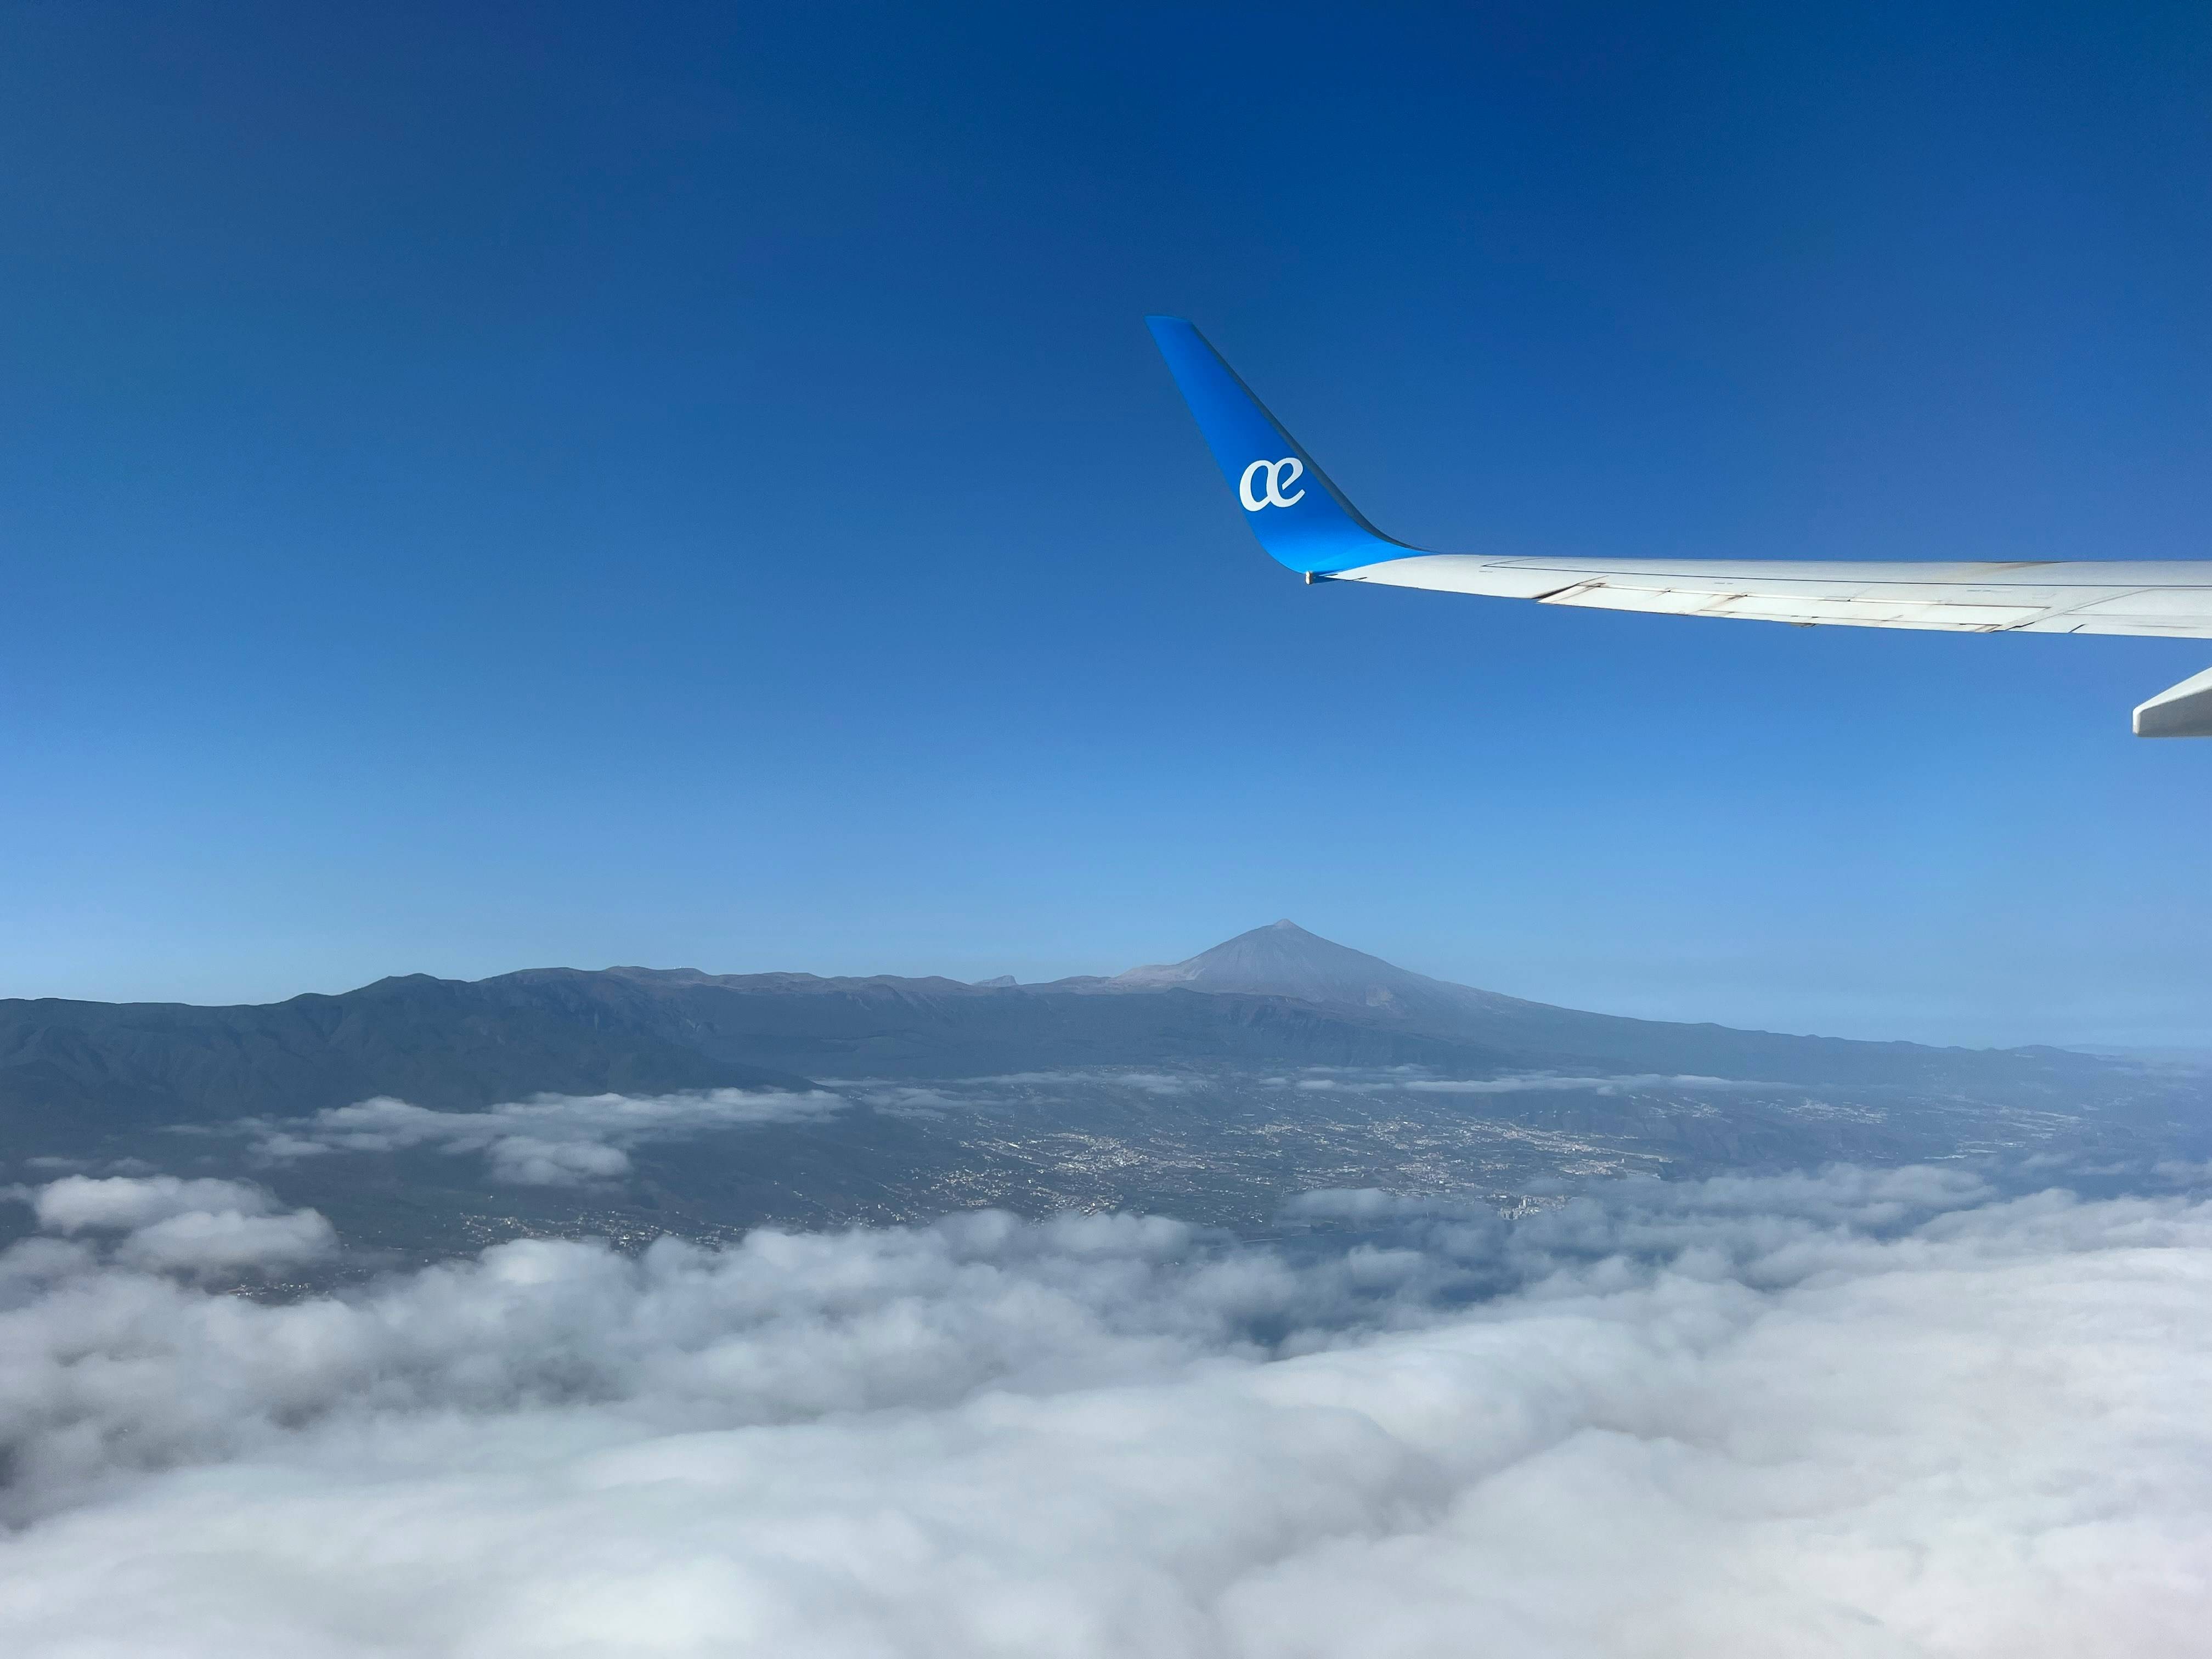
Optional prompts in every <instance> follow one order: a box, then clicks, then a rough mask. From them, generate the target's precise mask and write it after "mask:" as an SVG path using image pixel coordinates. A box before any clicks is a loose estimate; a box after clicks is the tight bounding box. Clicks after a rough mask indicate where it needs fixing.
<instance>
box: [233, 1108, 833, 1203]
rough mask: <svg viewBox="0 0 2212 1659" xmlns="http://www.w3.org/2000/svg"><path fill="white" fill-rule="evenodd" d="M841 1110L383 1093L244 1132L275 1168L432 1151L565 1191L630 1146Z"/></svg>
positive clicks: (622, 1166) (516, 1180) (256, 1122)
mask: <svg viewBox="0 0 2212 1659" xmlns="http://www.w3.org/2000/svg"><path fill="white" fill-rule="evenodd" d="M844 1106H845V1102H844V1100H843V1099H842V1098H841V1097H838V1096H836V1095H833V1094H827V1093H823V1092H821V1091H814V1092H811V1093H806V1094H793V1093H786V1092H782V1091H765V1092H759V1093H755V1092H750V1091H744V1090H740V1089H711V1090H706V1091H699V1092H695V1093H690V1094H675V1095H642V1096H641V1095H539V1096H538V1097H535V1098H533V1099H531V1100H526V1101H513V1102H509V1103H506V1104H504V1105H499V1106H494V1107H492V1108H490V1109H488V1110H486V1111H482V1112H437V1111H432V1110H431V1109H429V1108H428V1107H427V1106H416V1105H412V1104H410V1103H408V1102H406V1101H404V1100H394V1099H392V1098H391V1097H389V1096H381V1095H380V1096H378V1097H375V1098H374V1099H372V1100H363V1101H359V1102H356V1103H355V1104H353V1105H350V1106H335V1107H331V1108H329V1109H326V1110H324V1111H320V1112H318V1113H316V1114H315V1115H313V1117H310V1118H305V1119H301V1120H291V1119H269V1118H249V1119H246V1120H243V1121H241V1123H240V1126H239V1127H240V1128H242V1129H244V1130H245V1131H246V1133H250V1134H252V1136H253V1137H254V1140H253V1152H254V1154H255V1156H257V1157H258V1158H262V1159H264V1160H265V1161H267V1162H270V1163H278V1164H281V1163H288V1162H290V1161H292V1160H295V1159H298V1158H313V1157H318V1156H320V1155H322V1154H325V1153H328V1152H401V1151H404V1150H406V1149H408V1148H410V1147H416V1146H427V1147H430V1148H433V1149H435V1150H436V1151H440V1152H452V1153H456V1154H465V1153H476V1152H481V1153H483V1155H484V1157H485V1160H486V1163H487V1164H488V1165H489V1172H490V1175H491V1177H492V1179H493V1180H495V1181H499V1182H507V1183H510V1184H514V1185H521V1186H537V1187H567V1186H575V1185H578V1184H580V1183H582V1182H588V1181H598V1180H605V1179H608V1178H610V1177H612V1176H621V1175H624V1174H627V1173H628V1172H629V1167H630V1164H629V1156H628V1150H627V1149H628V1148H629V1147H632V1146H637V1145H638V1144H640V1143H641V1142H643V1141H647V1140H687V1139H695V1138H696V1137H697V1136H700V1135H703V1134H708V1133H714V1131H716V1130H720V1129H729V1128H742V1127H757V1126H758V1125H761V1124H766V1123H791V1122H799V1121H805V1120H806V1119H809V1118H818V1117H823V1116H825V1115H829V1113H832V1112H836V1111H840V1110H842V1109H843V1108H844Z"/></svg>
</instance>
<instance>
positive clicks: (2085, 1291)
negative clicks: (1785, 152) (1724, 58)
mask: <svg viewBox="0 0 2212 1659" xmlns="http://www.w3.org/2000/svg"><path fill="white" fill-rule="evenodd" d="M2208 1293H2212V1206H2208V1205H2206V1204H2204V1203H2203V1202H2202V1201H2200V1200H2196V1199H2194V1198H2191V1197H2188V1196H2171V1195H2169V1196H2163V1197H2157V1198H2127V1199H2116V1200H2102V1201H2097V1202H2084V1201H2081V1200H2076V1199H2075V1198H2072V1197H2070V1196H2069V1195H2067V1194H2061V1193H2051V1194H2038V1195H2034V1196H2030V1197H2027V1198H2012V1199H2007V1198H2002V1197H1999V1196H1997V1195H1996V1194H1992V1193H1991V1192H1990V1190H1989V1189H1988V1188H1986V1187H1984V1185H1983V1184H1982V1183H1981V1182H1979V1180H1978V1179H1977V1178H1976V1177H1975V1176H1972V1175H1971V1174H1968V1173H1966V1172H1963V1171H1960V1170H1901V1171H1887V1172H1870V1171H1863V1170H1831V1171H1828V1172H1826V1173H1824V1174H1821V1175H1819V1176H1799V1177H1793V1178H1789V1179H1785V1180H1779V1181H1762V1180H1753V1179H1741V1180H1731V1181H1722V1182H1704V1183H1680V1184H1663V1183H1660V1182H1625V1183H1620V1184H1619V1185H1618V1186H1615V1187H1613V1188H1607V1189H1604V1190H1601V1191H1598V1192H1595V1193H1591V1194H1582V1195H1576V1196H1567V1195H1562V1198H1561V1201H1560V1202H1559V1203H1558V1205H1557V1206H1555V1207H1553V1208H1552V1209H1549V1210H1547V1211H1546V1212H1542V1213H1541V1214H1539V1215H1536V1216H1534V1217H1531V1218H1528V1219H1526V1220H1523V1221H1519V1222H1516V1223H1514V1224H1511V1225H1507V1224H1505V1223H1504V1222H1502V1221H1500V1220H1499V1219H1498V1218H1497V1217H1495V1216H1494V1215H1492V1214H1490V1213H1489V1212H1486V1211H1484V1210H1481V1209H1480V1208H1479V1207H1474V1206H1466V1205H1462V1204H1452V1203H1445V1202H1437V1203H1422V1202H1419V1201H1409V1200H1378V1199H1374V1198H1368V1197H1357V1196H1353V1195H1344V1194H1340V1195H1335V1196H1334V1197H1332V1198H1329V1199H1326V1200H1312V1201H1310V1202H1308V1203H1306V1204H1305V1205H1304V1206H1301V1209H1300V1213H1299V1214H1298V1215H1297V1216H1293V1217H1291V1218H1289V1219H1288V1220H1287V1221H1286V1224H1285V1234H1284V1237H1283V1240H1282V1242H1281V1243H1279V1245H1277V1246H1274V1247H1269V1248H1261V1247H1257V1246H1252V1245H1248V1244H1243V1243H1237V1242H1236V1241H1234V1240H1231V1239H1228V1238H1225V1237H1220V1236H1217V1235H1211V1234H1207V1233H1206V1232H1203V1231H1198V1230H1194V1229H1192V1228H1190V1227H1188V1226H1184V1225H1180V1224H1176V1223H1171V1222H1166V1221H1161V1220H1157V1219H1146V1218H1134V1217H1127V1216H1104V1217H1087V1218H1062V1219H1060V1220H1057V1221H1053V1222H1048V1223H1043V1224H1037V1225H1030V1224H1024V1223H1020V1222H1018V1221H1015V1220H1013V1219H1012V1218H1008V1217H1006V1216H1003V1215H996V1214H992V1213H987V1212H986V1213H981V1214H975V1215H969V1216H963V1217H959V1218H953V1219H950V1220H947V1221H945V1222H942V1223H939V1224H938V1225H934V1226H929V1227H917V1228H898V1229H885V1230H875V1231H870V1230H860V1231H848V1232H842V1233H834V1234H817V1235H793V1234H784V1233H777V1232H768V1231H763V1232H757V1233H754V1234H752V1235H750V1236H749V1237H746V1238H745V1239H744V1241H742V1242H741V1243H738V1244H737V1245H735V1246H732V1247H731V1248H729V1249H723V1250H710V1249H702V1248H699V1247H696V1246H694V1245H690V1244H687V1243H682V1242H680V1241H676V1240H672V1239H671V1240H663V1241H662V1242H661V1243H658V1244H656V1245H654V1246H653V1247H652V1248H651V1249H648V1250H647V1251H645V1252H644V1253H643V1254H642V1255H639V1256H636V1257H634V1258H633V1257H625V1256H623V1255H619V1254H617V1253H616V1252H614V1251H612V1250H610V1249H605V1248H602V1247H599V1246H595V1245H590V1244H582V1243H554V1242H547V1241H524V1242H520V1243H512V1244H507V1245H502V1246H500V1247H498V1248H496V1249H491V1250H488V1251H486V1252H484V1253H483V1255H481V1256H479V1257H476V1258H473V1259H471V1260H467V1261H457V1262H453V1263H448V1264H445V1265H442V1266H439V1267H432V1268H428V1269H426V1270H423V1271H421V1272H417V1273H412V1274H407V1275H400V1276H395V1277H392V1278H390V1279H385V1280H381V1281H380V1282H378V1283H377V1284H376V1285H374V1286H371V1287H368V1288H363V1289H358V1290H356V1291H351V1292H349V1293H347V1294H344V1295H334V1296H326V1297H309V1298H305V1299H302V1300H300V1301H297V1302H295V1303H292V1304H287V1305H281V1306H272V1305H260V1304H253V1303H249V1302H246V1301H241V1300H240V1299H238V1298H235V1297H222V1296H216V1295H210V1294H208V1293H206V1292H204V1291H199V1290H196V1289H194V1288H192V1287H191V1285H189V1284H186V1283H182V1282H179V1281H177V1280H175V1279H165V1278H161V1277H157V1276H155V1275H152V1274H149V1273H144V1272H141V1271H138V1270H137V1269H136V1268H134V1267H131V1266H130V1265H128V1264H126V1263H108V1264H106V1265H102V1264H100V1263H98V1262H96V1261H94V1260H93V1259H92V1258H91V1256H90V1255H88V1252H87V1251H86V1249H85V1248H84V1247H83V1246H82V1245H79V1244H76V1243H67V1242H64V1241H63V1240H60V1239H46V1240H36V1241H33V1242H31V1243H27V1244H26V1245H21V1246H18V1247H16V1249H13V1250H10V1251H9V1252H6V1253H4V1254H0V1355H4V1356H5V1359H6V1363H5V1364H0V1426H3V1427H4V1429H5V1431H6V1435H7V1439H8V1446H7V1448H6V1450H7V1454H8V1455H7V1462H6V1467H7V1468H9V1471H10V1472H11V1473H10V1478H9V1483H8V1485H7V1486H6V1488H5V1503H6V1505H7V1514H8V1516H9V1518H10V1519H11V1520H12V1521H13V1522H14V1526H13V1528H12V1530H10V1531H9V1532H7V1533H6V1534H4V1535H0V1586H4V1587H5V1588H4V1589H0V1650H6V1651H9V1652H11V1653H18V1654H23V1655H29V1656H37V1655H58V1654H60V1653H64V1652H70V1653H79V1652H93V1651H126V1650H128V1651H149V1650H155V1651H160V1652H162V1653H165V1654H172V1655H197V1654H216V1653H223V1654H235V1653H240V1652H253V1653H277V1652H313V1653H317V1654H322V1655H329V1656H350V1655H356V1654H358V1655H367V1654H371V1653H375V1654H389V1653H394V1652H399V1653H410V1652H413V1653H421V1652H465V1653H469V1654H472V1655H485V1656H491V1655H507V1654H514V1655H521V1654H534V1653H542V1652H548V1651H562V1652H573V1653H595V1654H646V1653H649V1654H655V1655H671V1654H677V1655H705V1654H709V1653H712V1654H744V1653H762V1654H769V1653H778V1654H780V1653H789V1652H805V1653H808V1654H810V1655H823V1656H830V1659H838V1656H848V1655H854V1656H856V1655H862V1654H866V1655H884V1656H898V1655H916V1656H924V1655H926V1656H942V1655H951V1654H962V1655H969V1654H977V1655H1013V1654H1024V1655H1027V1654H1035V1653H1049V1654H1054V1655H1059V1656H1086V1659H1087V1656H1108V1655H1123V1654H1130V1655H1144V1656H1147V1659H1150V1656H1155V1655H1170V1656H1188V1659H1200V1656H1204V1659H1214V1656H1221V1659H1227V1656H1257V1655H1268V1656H1277V1655H1279V1656H1286V1659H1298V1656H1321V1655H1328V1656H1352V1659H1367V1656H1372V1659H1402V1656H1409V1655H1427V1654H1446V1653H1449V1654H1459V1653H1467V1652H1501V1653H1503V1652H1540V1653H1544V1654H1547V1655H1557V1656H1584V1655H1589V1656H1595V1655H1607V1656H1612V1655H1631V1656H1636V1655H1646V1656H1657V1655H1662V1654H1664V1655H1671V1654H1676V1653H1681V1652H1698V1653H1701V1654H1709V1655H1715V1656H1723V1659H1729V1656H1750V1655H1759V1656H1764V1655H1765V1654H1767V1653H1771V1651H1773V1650H1774V1648H1775V1646H1776V1644H1777V1642H1778V1641H1780V1643H1781V1644H1782V1645H1783V1646H1784V1647H1786V1648H1788V1649H1789V1650H1791V1651H1799V1652H1809V1653H1820V1654H1824V1655H1834V1656H1862V1655H1863V1656H1889V1655H1903V1654H1998V1653H2002V1654H2005V1655H2008V1656H2014V1655H2021V1656H2039V1655H2058V1654H2080V1653H2087V1652H2126V1653H2129V1654H2130V1655H2152V1656H2158V1655H2179V1654H2185V1653H2192V1652H2195V1651H2197V1650H2198V1648H2199V1646H2200V1645H2201V1644H2200V1634H2201V1632H2202V1630H2203V1626H2204V1621H2205V1620H2206V1619H2207V1617H2208V1616H2212V1572H2208V1571H2207V1570H2206V1568H2205V1567H2204V1565H2203V1563H2204V1562H2205V1561H2207V1560H2208V1559H2212V1425H2208V1424H2207V1422H2206V1421H2205V1419H2204V1417H2203V1412H2202V1408H2201V1401H2202V1398H2203V1389H2204V1387H2205V1385H2206V1384H2207V1383H2208V1382H2212V1328H2208V1324H2207V1322H2205V1321H2204V1320H2203V1318H2202V1316H2201V1310H2202V1309H2203V1306H2204V1304H2205V1301H2206V1298H2207V1296H2208ZM149 1609H158V1610H159V1612H160V1615H161V1616H160V1621H159V1623H158V1626H149V1622H148V1618H149ZM1778 1632H1779V1633H1781V1634H1780V1635H1779V1636H1778Z"/></svg>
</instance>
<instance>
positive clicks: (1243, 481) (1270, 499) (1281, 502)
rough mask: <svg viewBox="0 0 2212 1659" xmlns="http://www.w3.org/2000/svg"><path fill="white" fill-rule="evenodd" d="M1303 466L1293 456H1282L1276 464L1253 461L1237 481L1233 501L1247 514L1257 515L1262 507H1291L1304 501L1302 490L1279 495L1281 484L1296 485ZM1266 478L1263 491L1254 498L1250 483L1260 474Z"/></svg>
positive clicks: (1302, 472)
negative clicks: (1239, 503)
mask: <svg viewBox="0 0 2212 1659" xmlns="http://www.w3.org/2000/svg"><path fill="white" fill-rule="evenodd" d="M1305 470H1306V464H1305V463H1304V461H1302V460H1300V459H1298V458H1297V456H1295V455H1285V456H1284V457H1283V459H1281V460H1279V461H1255V462H1253V463H1252V465H1249V466H1248V467H1246V468H1245V469H1244V476H1243V477H1241V478H1239V479H1238V480H1237V500H1238V501H1242V502H1243V503H1244V510H1245V511H1246V512H1247V513H1257V512H1258V511H1259V510H1260V509H1261V507H1292V506H1295V505H1297V503H1298V502H1300V501H1304V500H1305V498H1306V492H1305V491H1304V490H1303V489H1301V490H1300V491H1298V493H1297V495H1285V494H1283V486H1284V485H1285V484H1294V483H1297V481H1298V479H1299V477H1300V476H1301V475H1303V474H1304V471H1305ZM1263 472H1264V473H1266V474H1267V489H1265V490H1264V491H1263V492H1261V493H1260V494H1258V495H1255V494H1254V493H1253V491H1252V483H1253V480H1255V478H1257V477H1259V476H1260V475H1261V473H1263Z"/></svg>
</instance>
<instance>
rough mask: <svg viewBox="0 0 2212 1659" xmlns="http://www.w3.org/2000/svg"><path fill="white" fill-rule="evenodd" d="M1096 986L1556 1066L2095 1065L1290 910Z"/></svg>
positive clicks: (1923, 1080) (1999, 1070)
mask: <svg viewBox="0 0 2212 1659" xmlns="http://www.w3.org/2000/svg"><path fill="white" fill-rule="evenodd" d="M1103 986H1104V987H1106V988H1110V989H1117V990H1125V991H1139V992H1158V991H1163V990H1168V989H1173V988H1183V989H1189V990H1194V991H1202V992H1206V993H1210V994H1215V995H1222V994H1242V995H1259V996H1276V997H1289V998H1294V999H1296V1000H1298V1001H1301V1002H1304V1003H1307V1004H1309V1005H1310V1006H1314V1007H1316V1008H1319V1009H1323V1010H1326V1011H1328V1012H1331V1013H1333V1014H1335V1015H1337V1016H1339V1017H1340V1018H1346V1019H1352V1020H1358V1021H1360V1022H1362V1023H1365V1024H1373V1025H1376V1026H1378V1027H1381V1028H1383V1029H1385V1030H1402V1031H1408V1032H1416V1031H1417V1032H1419V1033H1421V1034H1423V1035H1425V1036H1430V1037H1434V1038H1437V1039H1441V1040H1443V1041H1446V1042H1455V1043H1467V1044H1469V1045H1471V1046H1474V1047H1479V1048H1489V1049H1492V1050H1495V1051H1498V1052H1500V1053H1505V1054H1515V1055H1517V1056H1520V1057H1521V1058H1522V1060H1524V1061H1525V1062H1528V1063H1530V1064H1537V1065H1546V1066H1559V1067H1566V1068H1577V1067H1583V1068H1594V1069H1598V1070H1620V1071H1627V1072H1663V1073H1691V1074H1695V1075H1699V1076H1705V1077H1718V1078H1730V1079H1751V1078H1756V1079H1765V1080H1769V1081H1776V1082H1790V1081H1802V1082H1822V1083H1876V1084H1879V1083H1903V1084H1911V1085H1918V1086H1923V1087H1924V1086H1930V1085H1958V1086H1966V1087H1972V1086H1977V1085H1980V1086H1987V1085H1990V1084H1992V1083H1996V1082H1999V1081H2011V1082H2016V1083H2020V1082H2027V1081H2030V1080H2033V1079H2040V1078H2045V1077H2048V1076H2049V1075H2051V1074H2052V1073H2054V1072H2056V1073H2065V1074H2067V1075H2070V1076H2087V1075H2090V1074H2091V1073H2092V1069H2093V1068H2090V1067H2084V1066H2076V1065H2075V1064H2074V1063H2073V1057H2072V1056H2070V1055H2067V1054H2061V1053H2059V1052H2057V1051H2056V1050H2051V1049H1971V1048H1930V1047H1928V1046H1926V1045H1924V1044H1921V1043H1913V1042H1856V1041H1851V1040H1848V1039H1844V1038H1839V1037H1819V1036H1786V1035H1783V1034H1780V1033H1778V1032H1772V1031H1746V1030H1736V1029H1735V1028H1733V1027H1730V1026H1725V1025H1711V1024H1680V1023H1676V1022H1672V1021H1667V1020H1652V1019H1630V1018H1623V1017H1622V1016H1620V1015H1617V1014H1593V1013H1585V1012H1581V1011H1580V1010H1577V1009H1573V1008H1559V1007H1554V1006H1551V1005H1550V1004H1548V1003H1542V1002H1528V1001H1524V1000H1522V999H1521V998H1518V997H1509V996H1503V995H1500V994H1498V993H1497V992H1495V991H1480V990H1477V989H1475V988H1474V987H1472V986H1468V985H1455V984H1452V983H1451V982H1450V981H1446V980H1440V979H1431V978H1429V977H1428V976H1427V975H1425V974H1416V973H1413V972H1410V971H1409V970H1407V969H1403V968H1400V967H1397V966H1395V964H1393V963H1388V962H1385V961H1383V958H1382V957H1371V956H1369V955H1368V954H1367V953H1366V952H1365V951H1355V950H1352V948H1351V947H1349V946H1348V945H1339V944H1337V943H1335V942H1334V940H1331V939H1322V937H1321V936H1320V935H1319V934H1316V933H1308V932H1307V931H1306V930H1305V929H1304V928H1303V927H1299V926H1298V925H1297V923H1296V922H1294V921H1278V922H1276V923H1274V924H1273V925H1272V926H1270V927H1255V928H1254V929H1253V930H1252V931H1251V932H1250V933H1239V934H1238V935H1237V937H1236V938H1234V939H1228V940H1225V941H1224V942H1223V943H1221V944H1219V945H1215V946H1214V947H1213V948H1212V950H1210V951H1200V953H1199V954H1198V955H1196V956H1194V957H1190V958H1189V959H1188V960H1187V961H1183V962H1177V963H1167V964H1164V965H1159V966H1153V967H1145V968H1132V969H1129V971H1128V972H1127V973H1125V974H1121V975H1118V976H1116V977H1115V978H1114V979H1111V980H1108V981H1103Z"/></svg>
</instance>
